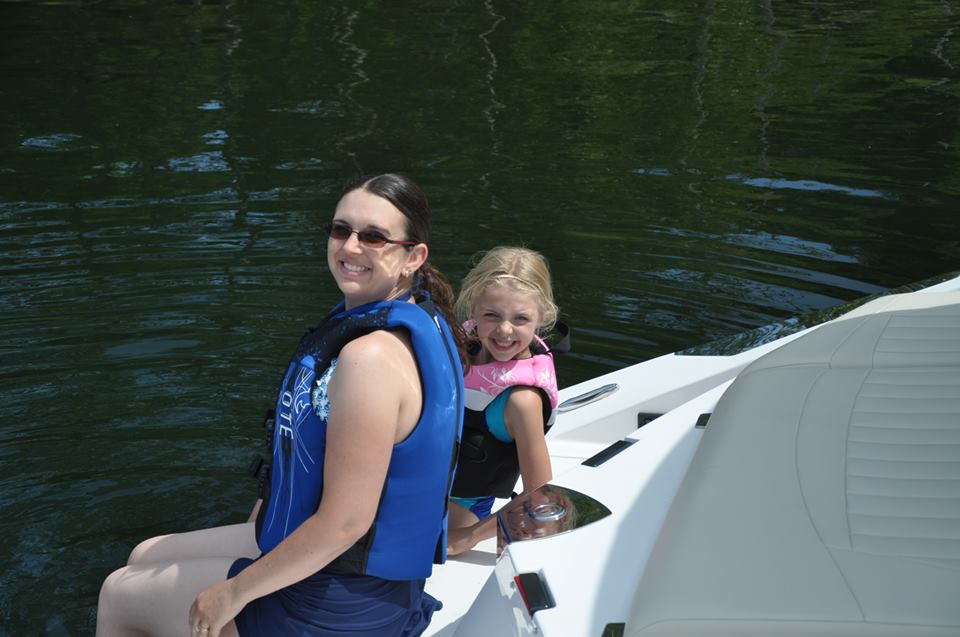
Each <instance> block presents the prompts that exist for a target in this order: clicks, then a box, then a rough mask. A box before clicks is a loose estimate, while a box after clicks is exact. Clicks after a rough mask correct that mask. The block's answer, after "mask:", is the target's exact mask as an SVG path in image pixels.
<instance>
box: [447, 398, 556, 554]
mask: <svg viewBox="0 0 960 637" xmlns="http://www.w3.org/2000/svg"><path fill="white" fill-rule="evenodd" d="M503 415H504V420H505V421H506V423H507V432H508V433H509V434H510V436H511V437H512V438H513V439H514V441H515V442H516V443H517V457H518V458H519V460H520V477H521V479H522V480H523V493H527V492H529V491H533V490H534V489H536V488H537V487H539V486H540V485H542V484H546V483H547V482H549V481H550V478H552V477H553V472H552V471H551V468H550V453H549V451H548V450H547V440H546V438H545V437H544V433H543V398H542V395H541V393H540V390H538V389H536V388H535V387H517V388H515V389H514V390H513V391H512V392H510V397H509V398H507V404H506V407H505V408H504V413H503ZM496 534H497V519H496V515H491V516H490V517H488V518H486V519H485V520H481V521H479V522H477V523H476V524H474V525H473V526H469V527H466V528H460V529H450V530H449V531H448V535H449V541H448V542H447V553H449V554H450V555H456V554H457V553H462V552H463V551H468V550H470V549H472V548H473V547H474V546H476V545H477V543H478V542H480V541H481V540H485V539H487V538H490V537H493V536H495V535H496Z"/></svg>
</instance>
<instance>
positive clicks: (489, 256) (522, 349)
mask: <svg viewBox="0 0 960 637" xmlns="http://www.w3.org/2000/svg"><path fill="white" fill-rule="evenodd" d="M454 309H455V311H456V313H457V318H458V320H464V319H468V320H466V321H465V322H464V324H463V327H464V329H465V330H466V331H467V332H468V334H469V335H470V336H471V337H472V338H473V340H474V342H473V349H472V350H471V351H470V354H471V357H470V366H469V368H468V369H467V370H466V372H465V373H464V386H465V388H466V392H465V397H466V398H465V407H466V410H465V415H464V424H463V437H462V441H461V448H460V457H459V462H458V465H457V474H456V478H455V479H454V484H453V490H452V495H453V498H452V502H451V504H450V532H449V536H448V544H447V552H448V553H449V554H451V555H453V554H456V553H461V552H463V551H466V550H469V549H471V548H472V547H473V546H474V545H476V544H477V542H479V541H480V540H483V539H486V538H488V537H493V536H494V535H496V528H497V527H496V518H495V517H494V516H491V515H490V512H491V508H492V506H493V502H494V498H497V497H500V498H509V497H510V496H511V495H512V494H513V490H514V487H515V485H516V482H517V477H518V476H521V477H522V478H523V489H524V493H526V492H528V491H531V490H533V489H536V488H537V487H539V486H540V485H542V484H544V483H546V482H547V481H549V480H550V478H551V476H552V474H551V471H550V455H549V454H548V452H547V443H546V440H545V439H544V434H546V432H547V429H549V428H550V426H551V425H552V424H553V412H554V409H555V408H556V406H557V379H556V373H555V372H554V368H553V356H552V354H551V353H550V351H549V350H548V349H547V346H546V344H545V343H544V342H543V341H542V340H540V338H539V337H538V334H542V333H545V332H547V331H548V330H550V328H551V327H552V326H553V324H554V322H555V321H556V318H557V306H556V305H554V302H553V292H552V290H551V285H550V270H549V268H548V266H547V262H546V260H545V259H544V258H543V256H542V255H540V254H539V253H537V252H534V251H533V250H528V249H526V248H513V247H499V248H494V249H493V250H490V251H489V252H488V253H486V254H485V255H484V256H483V258H482V259H481V260H480V262H479V263H478V264H477V265H476V266H475V267H474V268H473V270H471V271H470V273H469V274H467V276H466V278H465V279H464V281H463V287H462V289H461V291H460V296H459V297H458V298H457V302H456V305H455V308H454Z"/></svg>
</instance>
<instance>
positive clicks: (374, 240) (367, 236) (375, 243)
mask: <svg viewBox="0 0 960 637" xmlns="http://www.w3.org/2000/svg"><path fill="white" fill-rule="evenodd" d="M357 235H358V237H359V238H360V243H363V244H365V245H368V246H370V247H371V248H379V247H380V246H382V245H385V244H386V243H387V238H386V237H385V236H383V235H382V234H380V233H379V232H377V231H376V230H361V231H360V232H358V233H357Z"/></svg>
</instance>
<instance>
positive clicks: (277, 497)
mask: <svg viewBox="0 0 960 637" xmlns="http://www.w3.org/2000/svg"><path fill="white" fill-rule="evenodd" d="M395 329H405V330H407V331H408V332H409V334H410V340H411V343H412V345H413V350H414V353H415V354H416V359H417V365H418V367H419V371H420V379H421V384H422V392H423V406H422V410H421V413H420V420H419V421H418V422H417V424H416V426H415V427H414V429H413V431H412V432H411V433H410V435H409V436H408V437H407V438H406V439H405V440H403V441H402V442H400V443H398V444H396V445H394V447H393V453H392V455H391V456H390V465H389V468H388V470H387V476H386V481H385V484H384V486H383V491H382V492H381V496H380V504H379V506H378V508H377V513H376V517H375V518H374V522H373V525H372V526H371V527H370V530H369V531H368V532H367V533H366V535H364V536H363V537H362V538H361V539H360V540H359V541H358V542H357V543H356V544H354V545H353V546H352V547H350V548H349V549H347V551H346V552H344V553H343V554H342V555H340V556H339V557H337V558H336V559H334V560H333V561H332V562H331V563H330V564H328V565H327V566H326V567H324V569H323V570H324V571H327V572H331V573H357V574H367V575H374V576H377V577H381V578H384V579H393V580H402V579H418V578H424V577H428V576H429V575H430V573H431V570H432V564H433V563H434V562H435V563H438V564H442V563H443V561H444V560H445V559H446V544H447V541H446V535H447V499H448V497H449V495H450V485H451V483H452V481H453V473H454V470H455V468H456V459H457V449H458V446H459V441H460V432H461V429H462V423H463V370H462V368H461V366H460V361H459V359H458V357H457V349H456V345H455V343H454V340H453V337H452V335H451V333H450V328H449V326H448V325H447V323H446V321H445V320H444V319H443V316H442V315H441V314H440V313H439V312H438V311H437V310H436V308H435V307H434V306H433V303H432V302H431V301H430V299H429V296H426V297H425V299H423V300H421V302H420V303H418V304H416V305H415V304H413V303H408V302H406V301H403V300H397V301H377V302H374V303H369V304H366V305H362V306H359V307H356V308H353V309H351V310H346V311H344V309H343V304H342V303H341V304H340V305H338V306H337V307H336V308H334V310H333V311H332V312H331V314H330V315H329V316H328V317H327V318H326V319H325V320H324V321H323V322H322V323H321V324H320V325H319V326H318V327H317V328H316V329H314V330H311V331H310V332H308V333H307V334H306V335H305V336H304V337H303V339H301V341H300V344H299V345H298V347H297V350H296V353H295V354H294V356H293V360H292V361H291V362H290V365H289V367H288V369H287V373H286V375H285V376H284V379H283V384H282V385H281V387H280V392H279V396H278V398H277V406H276V422H275V425H274V433H273V454H272V462H271V465H272V466H271V468H270V472H269V480H270V485H269V490H268V491H266V492H265V493H264V496H265V500H264V502H263V504H262V506H261V508H260V514H259V515H258V517H257V525H256V529H257V543H258V544H259V546H260V549H261V550H262V551H263V552H264V553H266V552H267V551H270V550H271V549H273V548H274V547H275V546H276V545H277V544H279V543H280V542H281V541H282V540H283V539H284V538H285V537H287V536H288V535H289V534H290V533H292V532H293V531H294V529H296V528H297V527H298V526H299V525H300V524H301V523H302V522H303V521H304V520H306V519H307V518H308V517H310V516H311V515H313V514H314V513H315V512H316V510H317V507H318V506H319V503H320V498H321V497H322V495H323V466H324V453H325V447H326V425H327V418H326V414H322V417H321V416H320V415H318V414H317V413H316V409H315V406H314V405H313V402H314V401H312V400H311V395H312V393H313V392H314V391H316V389H317V382H318V381H319V380H320V378H321V376H322V375H323V372H324V371H325V370H326V369H327V368H328V367H329V366H330V361H331V360H332V359H333V358H335V357H337V356H338V355H339V353H340V350H341V349H342V348H343V346H344V345H346V344H347V343H348V342H350V341H352V340H353V339H355V338H358V337H360V336H363V335H364V334H368V333H370V332H373V331H375V330H395ZM370 408H371V409H376V408H377V406H376V405H370ZM321 410H322V406H321Z"/></svg>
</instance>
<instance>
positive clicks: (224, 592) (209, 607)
mask: <svg viewBox="0 0 960 637" xmlns="http://www.w3.org/2000/svg"><path fill="white" fill-rule="evenodd" d="M233 582H234V580H233V579H228V580H225V581H223V582H219V583H217V584H214V585H213V586H211V587H210V588H208V589H207V590H205V591H203V592H202V593H200V594H199V595H197V599H195V600H194V601H193V604H192V605H191V606H190V616H189V620H190V631H191V632H190V634H191V637H220V631H221V630H223V627H224V626H226V625H227V623H228V622H229V621H230V620H231V619H233V618H234V617H236V616H237V614H238V613H239V612H240V611H241V609H243V604H242V603H240V602H239V600H237V599H236V592H235V590H234V585H233Z"/></svg>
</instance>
